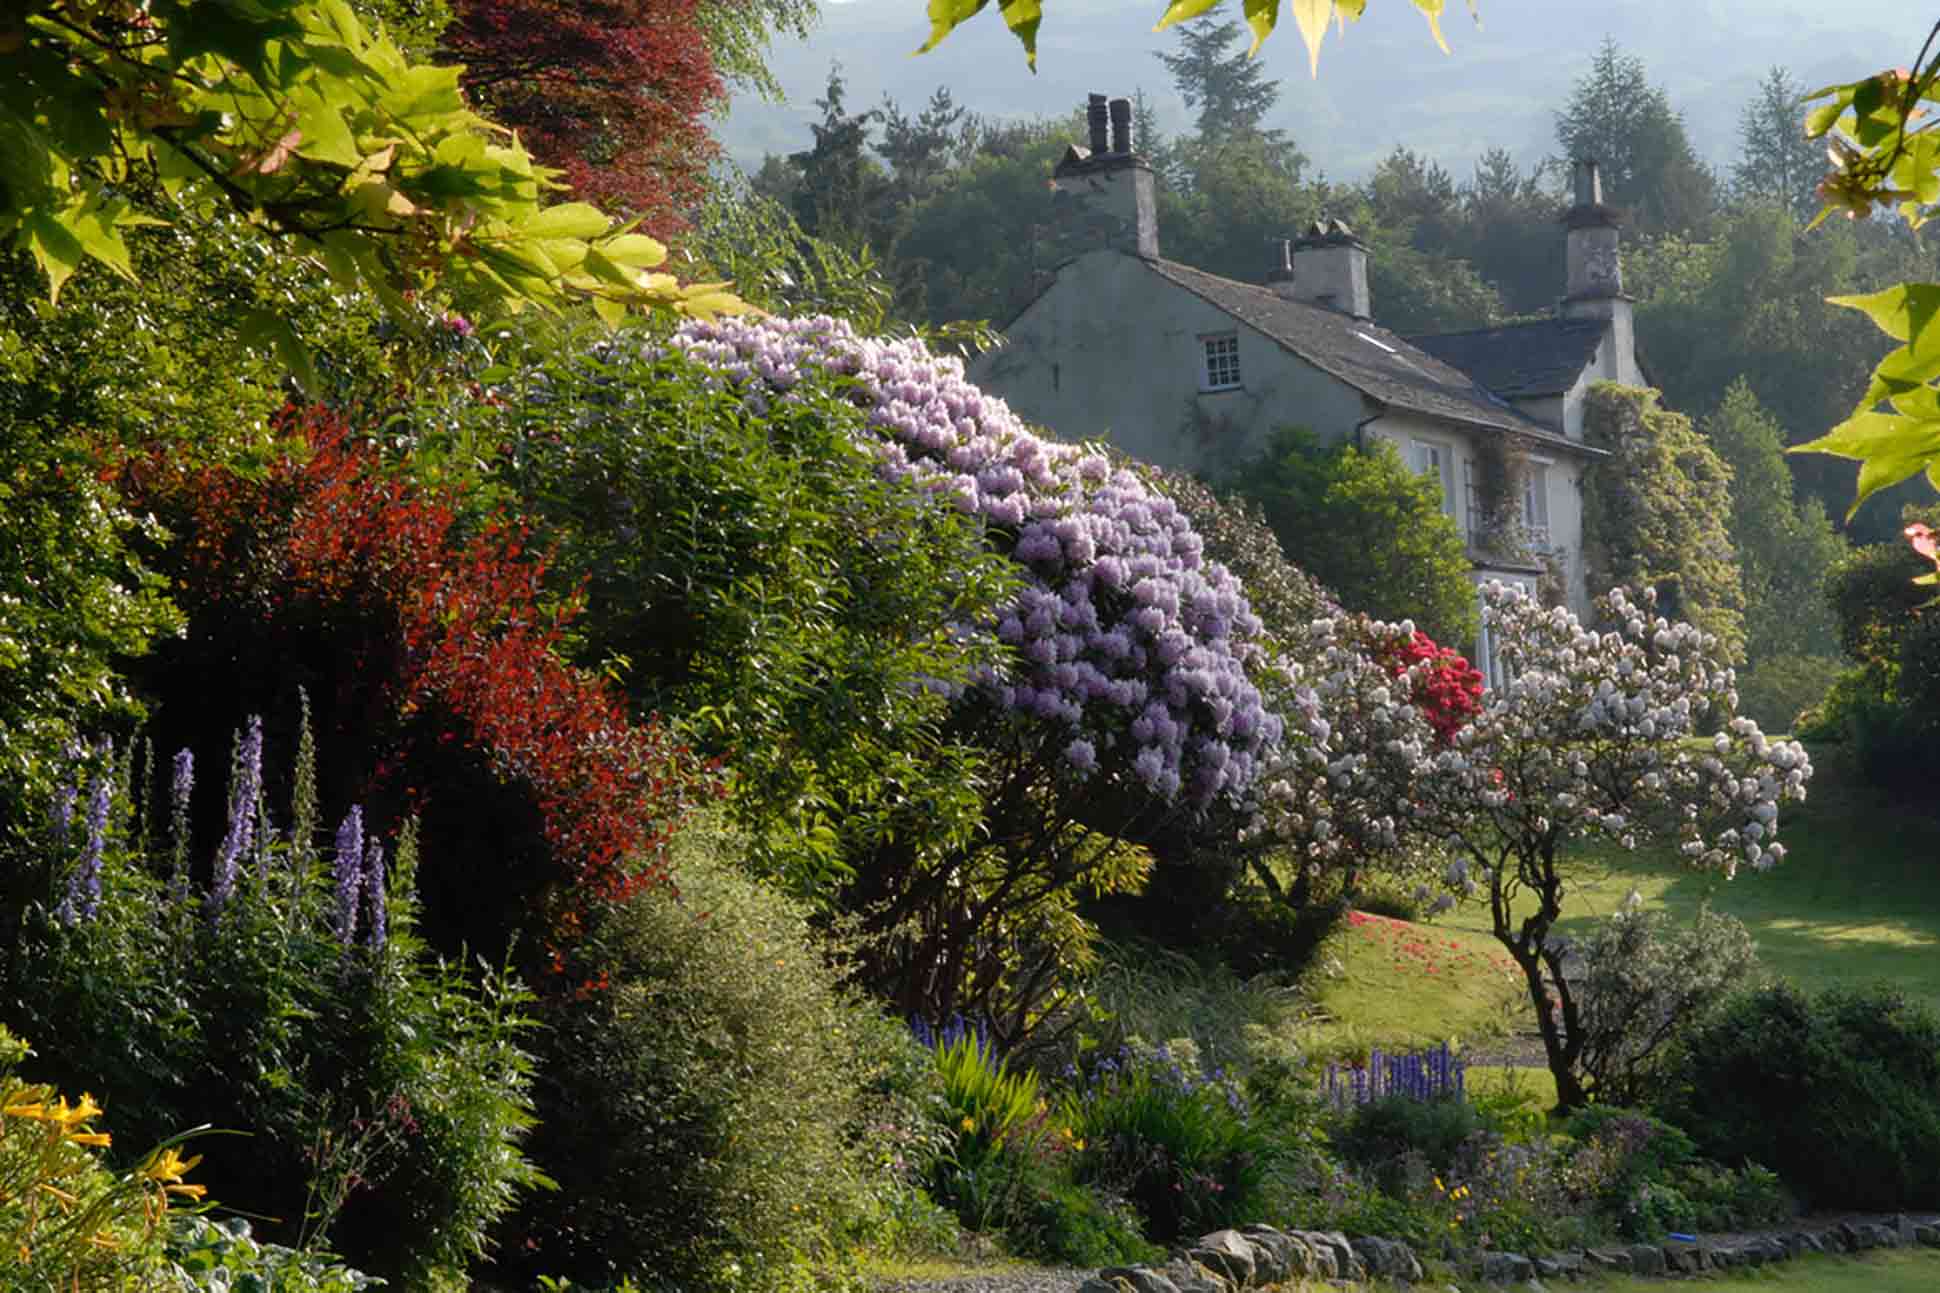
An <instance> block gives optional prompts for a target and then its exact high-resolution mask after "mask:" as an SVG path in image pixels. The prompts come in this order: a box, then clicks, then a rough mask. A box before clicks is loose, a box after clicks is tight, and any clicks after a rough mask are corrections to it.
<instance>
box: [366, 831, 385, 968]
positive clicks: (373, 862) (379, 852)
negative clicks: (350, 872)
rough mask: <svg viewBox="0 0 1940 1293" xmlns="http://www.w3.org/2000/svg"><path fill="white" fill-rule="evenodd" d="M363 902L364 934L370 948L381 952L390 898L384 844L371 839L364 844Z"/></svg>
mask: <svg viewBox="0 0 1940 1293" xmlns="http://www.w3.org/2000/svg"><path fill="white" fill-rule="evenodd" d="M364 903H365V906H366V908H367V909H368V912H369V920H368V924H367V926H366V927H367V929H368V931H369V932H368V934H367V935H366V937H367V939H368V941H369V943H370V950H371V951H373V952H379V953H381V952H383V950H384V943H385V941H386V940H387V939H389V937H390V930H391V922H390V905H389V903H390V900H389V898H388V896H387V894H386V892H385V888H384V846H383V845H382V844H379V843H378V842H377V841H376V840H372V841H371V842H370V843H369V844H367V845H365V846H364Z"/></svg>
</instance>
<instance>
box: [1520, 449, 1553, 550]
mask: <svg viewBox="0 0 1940 1293" xmlns="http://www.w3.org/2000/svg"><path fill="white" fill-rule="evenodd" d="M1522 527H1523V529H1524V530H1526V531H1528V533H1529V545H1530V546H1531V547H1533V548H1534V549H1535V550H1536V551H1538V552H1548V551H1549V465H1548V464H1547V463H1542V462H1531V463H1530V464H1529V465H1528V467H1527V468H1526V469H1525V470H1524V471H1523V473H1522Z"/></svg>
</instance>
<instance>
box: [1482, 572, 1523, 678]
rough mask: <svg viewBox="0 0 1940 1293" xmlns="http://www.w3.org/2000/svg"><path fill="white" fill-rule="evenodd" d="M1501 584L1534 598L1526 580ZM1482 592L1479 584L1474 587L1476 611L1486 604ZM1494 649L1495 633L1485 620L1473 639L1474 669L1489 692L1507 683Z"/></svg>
mask: <svg viewBox="0 0 1940 1293" xmlns="http://www.w3.org/2000/svg"><path fill="white" fill-rule="evenodd" d="M1502 582H1503V583H1505V584H1508V585H1509V586H1511V587H1514V588H1520V589H1521V590H1522V595H1523V596H1524V597H1534V596H1535V595H1536V590H1535V589H1534V588H1533V587H1532V586H1530V584H1529V583H1528V582H1527V581H1526V580H1521V579H1505V580H1503V581H1502ZM1482 590H1483V586H1482V585H1481V584H1477V585H1476V586H1475V600H1476V605H1477V609H1478V610H1479V609H1481V608H1482V607H1483V606H1484V605H1485V604H1486V602H1485V599H1484V597H1483V591H1482ZM1496 647H1497V643H1496V640H1495V632H1494V630H1492V629H1491V628H1490V627H1489V625H1488V621H1487V620H1486V619H1485V620H1484V621H1483V622H1482V627H1481V629H1480V631H1479V632H1478V633H1477V634H1476V638H1475V667H1476V669H1477V670H1479V671H1480V672H1481V674H1482V686H1483V687H1484V688H1485V689H1489V690H1493V689H1494V688H1496V687H1500V686H1501V685H1502V684H1503V683H1505V682H1508V681H1509V676H1508V670H1507V669H1506V668H1505V667H1504V663H1503V660H1502V656H1501V654H1500V653H1499V652H1498V651H1497V649H1496Z"/></svg>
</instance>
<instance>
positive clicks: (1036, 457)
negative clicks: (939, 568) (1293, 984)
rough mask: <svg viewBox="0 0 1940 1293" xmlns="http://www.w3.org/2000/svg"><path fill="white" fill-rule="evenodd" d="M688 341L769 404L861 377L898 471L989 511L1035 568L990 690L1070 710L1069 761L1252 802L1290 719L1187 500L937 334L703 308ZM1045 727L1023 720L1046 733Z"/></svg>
mask: <svg viewBox="0 0 1940 1293" xmlns="http://www.w3.org/2000/svg"><path fill="white" fill-rule="evenodd" d="M674 345H675V346H676V347H678V348H679V349H681V350H682V351H684V352H685V353H686V354H688V355H689V356H691V357H693V358H695V359H697V360H700V361H701V362H703V363H705V364H707V365H708V366H709V367H711V368H713V369H715V370H716V371H717V372H719V373H721V374H722V375H723V376H724V377H725V378H727V379H728V380H731V381H733V382H736V383H739V384H741V385H742V386H743V387H744V389H746V391H747V392H748V398H749V399H750V400H751V401H754V402H756V403H757V405H758V406H760V405H765V404H766V403H767V402H768V401H771V400H786V399H788V398H789V393H790V392H791V391H792V390H793V389H794V388H795V387H796V386H797V385H798V384H799V383H800V382H802V381H803V380H805V379H811V378H814V377H818V376H819V377H823V378H827V377H838V378H848V379H850V381H851V383H852V387H851V389H852V398H853V399H854V400H855V401H856V402H857V403H858V404H859V405H861V406H862V407H864V408H866V409H867V411H868V418H867V422H866V426H867V429H868V432H869V433H870V434H871V436H872V442H871V445H870V447H871V449H872V450H873V452H874V453H875V454H876V455H877V457H878V459H879V461H880V463H881V469H882V471H883V473H884V474H885V475H886V476H888V477H889V478H891V479H895V480H913V481H916V482H919V483H920V484H921V485H923V486H924V487H925V488H927V489H929V490H931V491H933V492H934V493H936V494H938V495H940V496H942V497H943V498H945V499H947V500H948V502H949V503H950V505H951V506H953V507H955V508H957V509H958V510H959V511H962V512H965V513H968V514H971V515H974V516H978V517H981V518H982V519H983V520H984V521H985V522H986V526H987V528H986V531H985V532H986V535H987V536H988V538H989V541H990V542H991V543H992V544H993V545H994V546H996V547H997V548H998V549H999V550H1000V551H1003V552H1005V553H1007V554H1008V555H1009V556H1011V557H1012V558H1013V559H1014V560H1015V561H1017V562H1018V564H1019V565H1021V566H1023V567H1024V569H1025V570H1026V571H1027V572H1028V574H1029V579H1028V582H1027V584H1026V586H1025V587H1024V588H1023V589H1021V590H1020V591H1019V592H1018V594H1017V596H1016V598H1015V599H1014V600H1013V601H1012V602H1011V603H1010V604H1009V605H1007V606H1005V607H1003V608H1002V611H1001V616H1000V618H999V620H998V622H997V625H996V630H997V634H998V636H999V638H1001V639H1002V640H1003V641H1004V642H1006V643H1009V644H1010V645H1011V646H1013V647H1014V648H1015V649H1016V650H1015V659H1014V661H1013V662H1012V664H1011V665H1010V667H1008V668H1003V669H997V668H986V669H984V670H981V671H980V672H979V674H978V675H977V677H976V679H975V681H974V684H973V686H972V688H971V689H970V690H971V698H972V699H973V701H976V702H981V703H985V704H988V705H991V706H993V707H994V708H996V709H997V710H1000V711H1002V712H1004V713H1007V714H1010V715H1015V716H1019V717H1022V718H1025V719H1039V720H1045V721H1046V722H1047V723H1051V724H1054V725H1057V726H1058V727H1060V728H1061V729H1062V732H1061V734H1062V735H1063V736H1064V740H1063V741H1062V743H1061V747H1060V749H1059V751H1058V753H1059V754H1060V756H1061V759H1062V764H1063V766H1062V768H1061V769H1059V771H1060V773H1061V774H1062V775H1064V776H1066V777H1070V778H1076V779H1079V780H1089V779H1092V778H1094V777H1096V778H1097V779H1099V780H1102V781H1106V782H1111V783H1117V784H1122V785H1136V786H1137V787H1138V788H1140V789H1141V790H1142V791H1144V792H1146V793H1147V794H1149V795H1150V796H1152V797H1153V798H1154V799H1155V800H1157V801H1159V802H1162V803H1167V804H1169V803H1172V802H1173V801H1175V800H1180V799H1183V800H1184V802H1185V803H1186V804H1187V805H1189V806H1191V807H1193V808H1198V809H1205V808H1210V807H1212V806H1213V805H1215V804H1218V803H1221V802H1224V803H1227V804H1240V803H1243V802H1244V801H1245V798H1246V796H1247V794H1248V792H1249V791H1250V789H1251V787H1252V783H1253V780H1254V777H1255V776H1256V775H1257V772H1258V769H1259V766H1260V760H1261V757H1262V755H1263V754H1265V753H1267V752H1269V751H1270V750H1271V749H1272V748H1273V747H1274V745H1275V744H1276V743H1277V742H1278V740H1279V735H1280V723H1279V720H1278V718H1277V717H1276V716H1275V715H1273V714H1271V713H1269V712H1268V711H1267V710H1266V708H1265V706H1264V705H1263V703H1262V701H1261V697H1260V692H1259V689H1258V687H1256V686H1255V685H1254V683H1253V681H1252V679H1251V678H1250V677H1249V676H1248V672H1247V664H1248V661H1249V660H1251V659H1253V658H1254V657H1256V656H1257V655H1258V653H1259V647H1258V638H1259V634H1260V621H1259V618H1258V617H1257V616H1255V615H1254V614H1253V613H1252V611H1251V609H1250V608H1249V607H1248V606H1247V603H1246V594H1245V591H1244V590H1243V589H1242V588H1241V587H1240V586H1239V581H1238V580H1236V579H1235V578H1234V577H1233V576H1232V575H1231V574H1230V573H1229V572H1228V571H1227V570H1226V569H1225V568H1224V567H1222V566H1219V565H1216V564H1213V563H1209V562H1207V561H1205V560H1204V559H1203V557H1202V555H1201V548H1202V546H1203V545H1202V542H1201V540H1200V538H1199V536H1198V535H1197V534H1196V533H1194V531H1193V529H1192V526H1191V523H1190V522H1189V521H1188V520H1187V519H1186V517H1185V515H1184V513H1182V512H1181V511H1180V510H1179V508H1178V506H1177V505H1176V504H1174V503H1173V502H1172V500H1171V499H1169V498H1167V497H1166V496H1165V495H1164V494H1161V493H1159V492H1157V491H1155V490H1152V489H1150V488H1148V487H1147V486H1146V485H1145V483H1144V482H1143V481H1142V480H1140V479H1139V478H1138V477H1137V476H1136V475H1134V474H1133V473H1131V472H1129V471H1113V470H1112V468H1111V465H1110V463H1109V462H1108V461H1107V459H1106V457H1105V455H1104V454H1103V453H1102V452H1101V451H1098V450H1096V449H1090V448H1082V447H1076V446H1071V445H1064V444H1058V443H1055V442H1052V441H1049V440H1046V439H1044V438H1042V437H1040V436H1038V435H1037V434H1035V433H1034V432H1032V431H1031V430H1030V429H1029V428H1028V427H1026V426H1025V425H1024V424H1023V422H1021V421H1020V420H1019V419H1018V418H1017V416H1016V415H1015V414H1013V413H1012V412H1011V411H1010V408H1009V406H1008V405H1006V404H1005V403H1004V402H1003V401H1002V400H1000V399H997V398H995V397H992V396H988V395H985V394H983V393H982V392H981V391H979V390H978V389H977V388H976V387H975V386H973V385H971V384H970V383H969V382H967V381H965V380H964V377H963V366H962V364H961V363H960V362H959V361H957V360H955V359H952V358H948V357H943V356H938V355H933V354H931V353H930V352H929V350H928V349H927V347H925V346H924V345H923V343H922V342H921V341H918V340H913V339H912V340H896V341H888V340H877V339H870V338H864V337H858V336H856V335H855V333H854V332H853V331H852V330H851V329H850V328H849V327H848V325H846V324H844V323H841V322H839V321H837V320H833V319H828V318H816V319H797V320H788V319H768V320H762V321H758V322H747V321H741V320H727V321H723V322H720V323H707V324H702V323H691V324H687V325H685V326H683V327H682V328H681V329H680V330H679V332H678V333H676V334H675V338H674ZM1039 727H1040V725H1038V724H1030V725H1028V726H1025V727H1022V728H1020V729H1018V730H1020V731H1022V732H1025V733H1028V737H1027V739H1028V741H1029V743H1030V744H1032V745H1034V746H1036V745H1041V744H1042V743H1043V742H1044V739H1045V738H1044V737H1043V736H1042V733H1041V731H1040V730H1039Z"/></svg>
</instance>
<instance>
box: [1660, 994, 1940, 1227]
mask: <svg viewBox="0 0 1940 1293" xmlns="http://www.w3.org/2000/svg"><path fill="white" fill-rule="evenodd" d="M1653 1107H1654V1108H1655V1109H1656V1111H1657V1112H1658V1113H1659V1114H1660V1115H1661V1116H1663V1117H1664V1118H1666V1119H1668V1120H1669V1121H1671V1122H1672V1123H1675V1124H1676V1125H1677V1126H1678V1127H1680V1128H1682V1129H1683V1130H1684V1131H1685V1132H1686V1133H1688V1134H1689V1136H1690V1138H1691V1139H1692V1140H1693V1141H1694V1142H1695V1143H1696V1145H1697V1148H1698V1149H1699V1150H1700V1151H1701V1152H1702V1153H1704V1154H1705V1155H1706V1156H1707V1157H1709V1158H1712V1159H1716V1160H1718V1161H1719V1162H1724V1163H1742V1162H1745V1161H1747V1160H1750V1161H1752V1162H1757V1163H1762V1164H1766V1165H1768V1166H1769V1167H1771V1168H1772V1169H1773V1170H1774V1171H1776V1172H1777V1173H1778V1175H1779V1178H1780V1179H1781V1180H1783V1181H1784V1183H1785V1184H1786V1185H1787V1186H1788V1187H1790V1188H1791V1189H1793V1190H1795V1191H1796V1192H1797V1193H1798V1194H1799V1195H1800V1196H1801V1197H1802V1198H1803V1199H1804V1201H1805V1202H1806V1203H1807V1204H1808V1205H1810V1206H1812V1207H1815V1208H1867V1209H1878V1210H1890V1209H1896V1208H1906V1207H1916V1206H1918V1207H1928V1206H1933V1205H1935V1204H1936V1203H1940V1018H1936V1017H1935V1015H1934V1013H1933V1012H1932V1011H1931V1010H1930V1009H1929V1008H1927V1007H1926V1006H1924V1005H1921V1004H1918V1003H1916V1002H1914V1001H1912V1000H1910V999H1909V998H1908V997H1907V996H1906V994H1905V993H1904V992H1902V991H1900V990H1899V989H1897V988H1894V987H1891V986H1887V985H1881V986H1878V987H1873V988H1868V989H1863V990H1848V989H1833V990H1828V991H1826V992H1824V993H1821V994H1819V995H1817V996H1807V995H1806V994H1804V993H1802V992H1800V991H1799V990H1798V989H1796V988H1793V987H1790V986H1788V985H1785V984H1777V985H1774V986H1772V987H1767V988H1761V989H1758V990H1757V991H1754V992H1751V993H1748V994H1745V995H1743V996H1740V997H1737V998H1735V999H1734V1000H1732V1001H1731V1002H1730V1003H1728V1004H1727V1006H1726V1007H1725V1008H1724V1009H1723V1010H1721V1011H1720V1012H1719V1013H1718V1014H1717V1015H1715V1016H1713V1017H1712V1018H1711V1019H1710V1020H1708V1021H1706V1022H1705V1023H1704V1024H1703V1025H1701V1026H1700V1027H1698V1028H1696V1029H1694V1030H1692V1032H1691V1033H1690V1034H1689V1035H1688V1036H1687V1037H1686V1038H1685V1039H1684V1042H1683V1043H1682V1045H1681V1046H1680V1048H1679V1055H1678V1058H1677V1062H1676V1063H1675V1064H1674V1065H1672V1066H1671V1067H1670V1068H1669V1069H1668V1071H1667V1073H1666V1083H1665V1089H1664V1094H1663V1097H1662V1098H1661V1099H1660V1100H1659V1101H1657V1102H1655V1103H1654V1106H1653Z"/></svg>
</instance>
